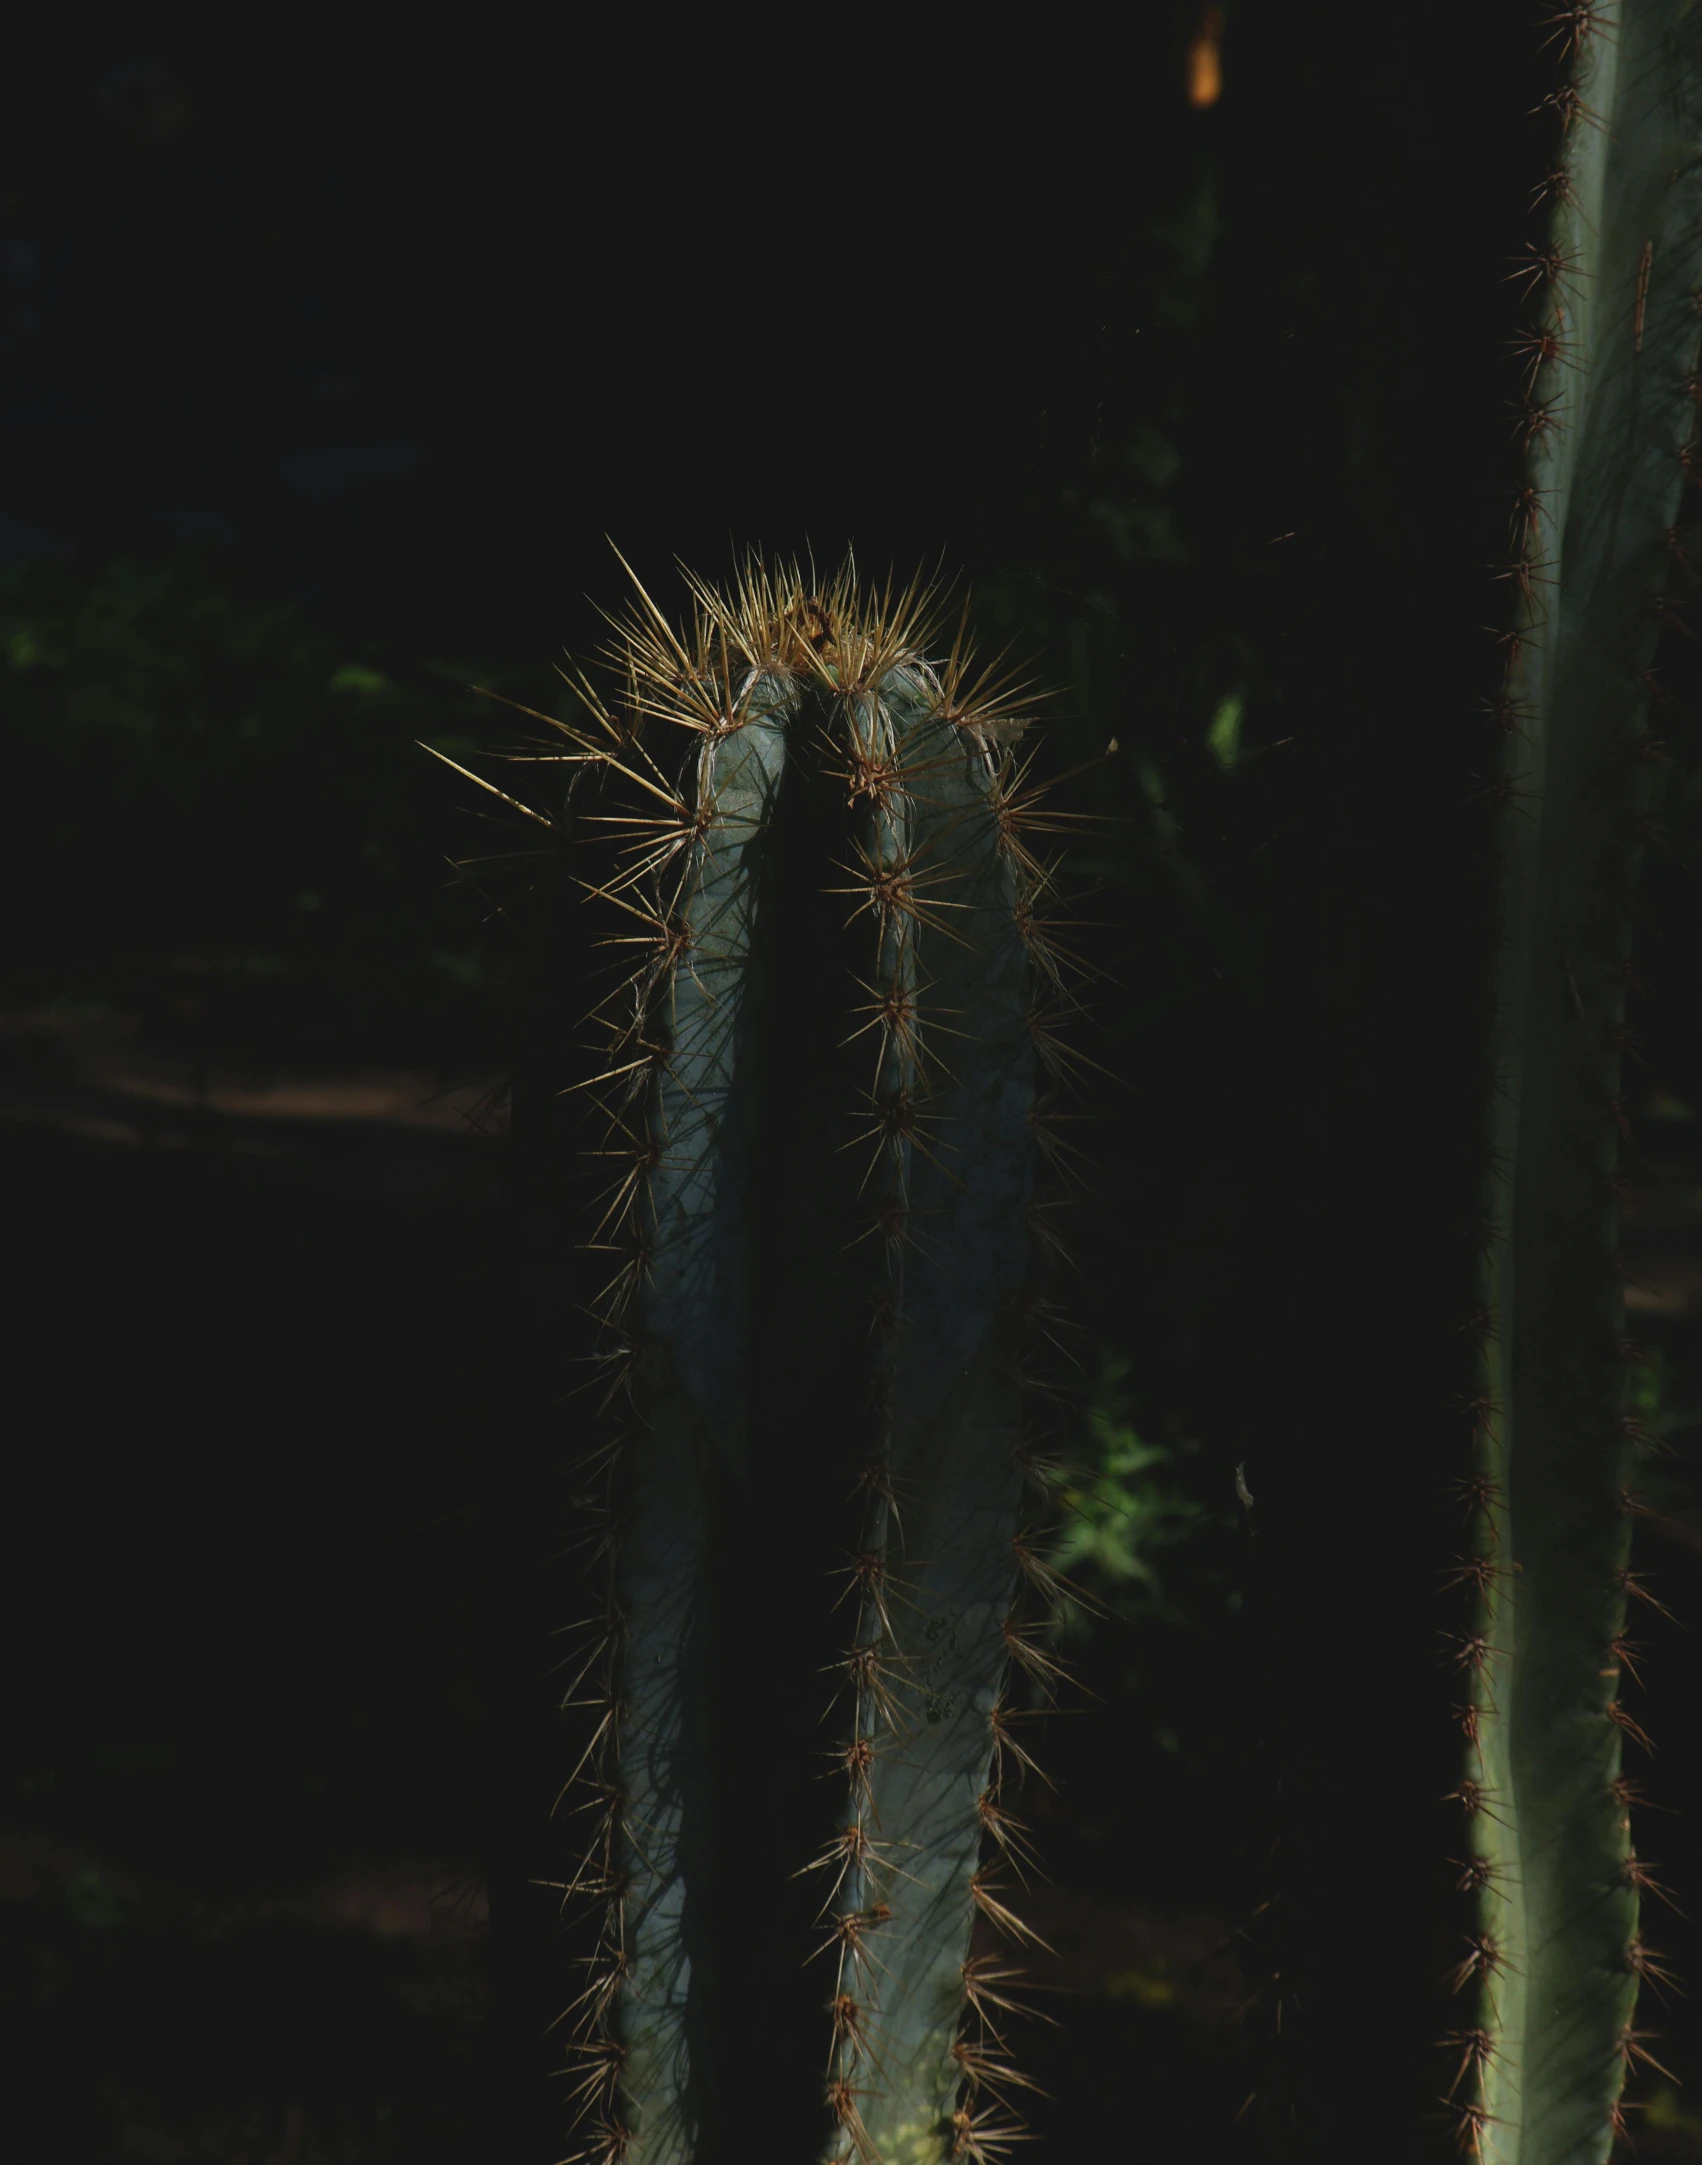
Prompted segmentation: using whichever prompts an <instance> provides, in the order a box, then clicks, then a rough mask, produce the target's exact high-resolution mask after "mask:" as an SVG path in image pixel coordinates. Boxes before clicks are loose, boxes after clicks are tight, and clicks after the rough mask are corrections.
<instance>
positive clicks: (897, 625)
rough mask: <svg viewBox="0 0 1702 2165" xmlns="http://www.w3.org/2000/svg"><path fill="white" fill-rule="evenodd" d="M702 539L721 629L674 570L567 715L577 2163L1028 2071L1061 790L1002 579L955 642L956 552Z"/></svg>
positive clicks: (789, 2142)
mask: <svg viewBox="0 0 1702 2165" xmlns="http://www.w3.org/2000/svg"><path fill="white" fill-rule="evenodd" d="M686 577H687V582H688V585H689V588H690V592H691V597H692V604H693V611H692V618H691V622H690V623H689V625H687V626H685V627H684V628H680V629H676V628H675V627H674V626H673V625H672V624H670V622H669V621H668V620H667V618H666V617H665V616H664V614H663V613H662V611H661V610H660V609H658V607H657V606H656V605H655V604H654V603H653V602H652V601H651V600H650V598H649V596H648V595H647V594H645V592H644V591H643V589H642V587H639V588H638V591H637V595H636V599H635V601H634V603H633V605H632V607H631V610H630V613H629V614H628V615H627V616H626V617H625V618H624V619H621V620H619V621H617V620H615V619H611V622H612V623H614V624H615V631H616V637H615V640H614V643H613V646H612V647H611V649H609V651H608V652H607V655H606V657H605V658H606V660H607V661H608V662H609V664H610V665H611V680H610V682H609V684H608V687H607V690H606V692H605V691H602V690H598V689H596V688H594V687H593V685H592V684H591V683H590V682H589V681H587V680H586V679H585V678H584V677H580V678H579V679H578V690H579V693H580V695H581V697H582V699H583V701H584V703H585V708H586V714H587V716H588V719H587V718H584V717H582V725H581V726H568V725H564V724H560V723H556V724H553V727H554V728H555V730H556V731H557V732H558V734H557V737H556V739H555V742H554V746H553V748H551V747H544V748H542V756H546V757H554V758H557V759H560V760H561V761H562V762H564V763H565V764H566V766H567V767H568V769H569V772H570V777H571V779H570V782H569V787H568V791H567V798H568V814H569V818H570V820H571V823H572V827H573V830H574V836H575V849H574V852H573V854H572V856H571V857H570V858H569V860H568V862H569V864H570V866H571V867H572V872H571V876H572V877H574V878H575V879H576V880H577V882H578V884H579V887H580V889H581V891H582V893H583V895H584V897H585V899H586V901H587V903H588V904H589V905H590V908H591V913H592V919H593V926H594V928H595V927H600V929H601V936H602V939H603V941H604V943H605V945H606V947H607V949H608V950H609V951H611V952H612V954H613V956H614V958H615V964H614V968H613V970H612V972H611V976H612V979H613V982H612V984H611V985H610V987H609V989H608V990H607V992H606V994H605V996H604V997H603V998H602V999H601V1001H600V1002H599V1003H598V1004H597V1006H596V1009H595V1012H594V1015H593V1018H592V1021H593V1027H594V1032H595V1034H596V1036H597V1039H598V1046H597V1051H596V1054H595V1057H594V1058H593V1060H592V1062H591V1072H590V1073H589V1074H581V1075H579V1076H578V1077H577V1078H574V1079H572V1080H571V1081H569V1080H568V1079H565V1078H564V1079H563V1080H562V1081H561V1082H559V1083H558V1085H557V1087H558V1088H559V1089H560V1090H562V1091H564V1092H571V1093H573V1094H574V1095H576V1096H577V1097H578V1098H579V1099H580V1101H581V1102H582V1103H583V1104H585V1105H587V1106H589V1107H593V1108H595V1111H596V1114H597V1115H599V1116H600V1135H599V1139H598V1141H597V1143H596V1145H595V1148H594V1150H593V1152H592V1154H591V1155H592V1161H593V1162H594V1163H595V1164H596V1165H597V1167H598V1168H599V1170H600V1172H601V1174H602V1176H603V1186H602V1193H601V1195H600V1197H599V1200H598V1203H597V1205H596V1207H595V1210H594V1211H593V1212H591V1213H588V1221H589V1222H588V1223H587V1225H585V1226H584V1227H582V1228H581V1230H582V1231H589V1232H590V1236H591V1245H592V1247H593V1249H594V1250H596V1251H598V1252H599V1253H600V1254H601V1256H602V1258H603V1262H604V1264H605V1266H606V1268H605V1271H604V1273H603V1276H602V1283H601V1287H600V1291H599V1292H598V1295H597V1298H596V1302H595V1307H596V1312H597V1316H598V1319H599V1323H600V1327H601V1332H602V1338H601V1343H600V1345H599V1348H598V1352H597V1355H596V1375H595V1386H594V1388H595V1394H596V1398H597V1402H598V1415H599V1418H598V1427H597V1440H596V1442H595V1444H594V1447H593V1449H592V1450H591V1451H590V1452H589V1453H588V1454H587V1455H586V1456H585V1459H584V1462H583V1471H584V1481H585V1483H586V1485H587V1488H588V1491H594V1502H595V1506H596V1509H597V1511H598V1512H599V1513H600V1517H601V1530H600V1532H599V1535H598V1537H597V1546H598V1548H599V1551H600V1553H601V1556H602V1558H603V1560H604V1563H605V1565H606V1570H607V1577H606V1584H605V1586H604V1589H603V1592H602V1594H601V1595H600V1597H599V1606H598V1608H597V1611H596V1613H595V1614H594V1616H593V1617H591V1618H590V1619H589V1620H588V1622H587V1625H586V1627H585V1630H584V1633H583V1635H582V1638H581V1640H580V1651H579V1653H578V1655H577V1657H576V1659H575V1661H574V1664H573V1668H572V1671H571V1672H570V1673H571V1674H572V1677H573V1681H572V1684H571V1686H570V1689H569V1691H568V1693H567V1695H566V1701H565V1702H564V1703H565V1704H568V1705H571V1706H572V1707H573V1708H575V1709H576V1710H579V1711H581V1712H583V1713H585V1714H586V1715H587V1716H588V1719H589V1724H590V1726H589V1729H588V1731H587V1734H586V1738H585V1744H584V1750H583V1752H582V1754H581V1755H580V1758H579V1763H578V1765H577V1766H575V1767H574V1768H573V1770H572V1774H571V1777H570V1780H569V1782H568V1784H567V1788H566V1790H565V1791H564V1799H563V1803H564V1806H565V1805H566V1804H568V1803H571V1804H573V1805H574V1806H575V1808H576V1809H577V1810H579V1811H580V1812H582V1813H583V1814H584V1815H585V1816H587V1817H588V1818H589V1820H590V1822H591V1827H592V1832H591V1835H590V1838H589V1841H588V1843H587V1844H586V1845H585V1847H584V1851H583V1855H582V1858H581V1860H580V1862H579V1864H578V1866H577V1868H576V1870H575V1871H574V1873H573V1877H572V1880H571V1886H570V1891H573V1892H576V1893H577V1894H579V1895H583V1896H586V1897H589V1898H594V1899H595V1900H597V1901H599V1902H600V1903H601V1904H602V1905H603V1921H602V1927H601V1934H600V1939H599V1942H598V1945H597V1947H596V1949H595V1952H594V1953H593V1955H592V1957H591V1959H590V1963H589V1974H588V1977H587V1980H586V1982H585V1983H584V1985H583V1989H582V1990H581V1991H580V1993H579V1995H578V1996H577V1998H576V1999H575V2000H574V2001H573V2005H572V2008H571V2009H570V2011H569V2019H570V2021H571V2023H572V2024H573V2025H574V2028H575V2043H574V2047H573V2053H572V2059H571V2073H572V2081H573V2084H574V2088H575V2092H576V2097H577V2100H578V2103H579V2105H580V2107H581V2108H582V2114H581V2117H582V2122H583V2124H584V2134H585V2143H586V2147H585V2148H584V2150H583V2151H582V2152H581V2153H580V2154H582V2155H585V2156H589V2157H597V2158H602V2159H609V2160H613V2159H616V2158H622V2159H627V2160H632V2161H642V2165H674V2161H681V2165H683V2161H685V2160H687V2159H691V2160H697V2161H701V2160H704V2159H706V2158H723V2157H725V2158H728V2159H732V2158H733V2157H735V2156H738V2157H748V2156H750V2155H752V2154H763V2155H774V2156H781V2155H787V2156H801V2155H804V2154H805V2146H806V2144H808V2145H812V2146H813V2153H814V2154H816V2155H818V2156H822V2157H828V2158H834V2159H850V2158H859V2159H869V2160H873V2159H877V2158H878V2159H886V2160H891V2161H892V2165H926V2161H929V2160H934V2159H944V2158H946V2157H948V2156H956V2157H987V2158H990V2157H994V2156H997V2155H999V2154H1002V2151H1003V2149H1004V2147H1005V2144H1006V2143H1007V2142H1008V2141H1009V2140H1010V2139H1011V2138H1012V2137H1014V2136H1016V2135H1017V2134H1018V2133H1019V2132H1020V2128H1019V2124H1018V2122H1017V2120H1016V2119H1015V2117H1014V2114H1013V2112H1012V2110H1011V2108H1010V2104H1009V2097H1010V2093H1011V2092H1012V2091H1013V2090H1016V2089H1021V2088H1022V2087H1024V2086H1026V2084H1027V2079H1026V2078H1025V2077H1024V2076H1023V2075H1022V2074H1021V2073H1019V2072H1018V2071H1017V2070H1016V2068H1015V2067H1014V2066H1013V2065H1012V2064H1011V2061H1010V2058H1009V2056H1008V2053H1007V2050H1006V2035H1005V2033H1006V2029H1007V2027H1008V2020H1009V2018H1010V2017H1012V2016H1013V2015H1015V2014H1017V2013H1018V2012H1019V2006H1018V2002H1017V2000H1016V1999H1015V1997H1014V1996H1013V1994H1012V1990H1011V1986H1012V1982H1013V1980H1014V1978H1015V1976H1016V1972H1015V1971H1014V1970H1013V1968H1012V1967H1011V1966H1010V1964H1009V1963H1008V1962H1007V1961H1006V1960H1004V1959H1003V1958H1002V1954H1001V1952H1000V1951H999V1950H998V1948H997V1946H996V1941H997V1940H998V1939H999V1938H1004V1939H1006V1940H1014V1941H1018V1942H1020V1941H1022V1940H1024V1939H1032V1937H1033V1935H1032V1934H1031V1933H1030V1932H1029V1931H1028V1930H1027V1928H1026V1927H1025V1926H1024V1925H1023V1924H1022V1922H1021V1920H1020V1918H1019V1916H1018V1915H1017V1914H1016V1912H1015V1911H1014V1910H1013V1908H1012V1907H1011V1906H1010V1904H1009V1902H1008V1900H1007V1894H1008V1886H1007V1881H1006V1876H1005V1875H1006V1873H1007V1871H1008V1870H1010V1869H1012V1868H1014V1867H1019V1866H1020V1863H1021V1859H1022V1856H1023V1853H1024V1851H1023V1829H1022V1826H1021V1823H1020V1822H1019V1821H1018V1820H1016V1819H1015V1818H1013V1817H1012V1815H1011V1812H1010V1809H1009V1805H1008V1802H1007V1801H1006V1800H1007V1793H1008V1790H1009V1787H1010V1784H1011V1781H1012V1779H1013V1778H1020V1773H1021V1770H1022V1769H1023V1768H1024V1767H1025V1766H1027V1765H1030V1764H1031V1763H1032V1762H1031V1760H1030V1757H1029V1753H1028V1750H1027V1748H1026V1746H1025V1744H1024V1742H1023V1741H1022V1724H1023V1721H1024V1719H1025V1718H1026V1717H1027V1716H1028V1715H1030V1714H1031V1713H1032V1712H1033V1711H1034V1709H1033V1708H1032V1707H1030V1706H1028V1705H1026V1704H1019V1703H1018V1702H1019V1700H1025V1699H1027V1698H1029V1697H1031V1696H1032V1695H1033V1694H1032V1688H1033V1687H1038V1690H1039V1692H1040V1693H1041V1694H1042V1695H1045V1694H1048V1693H1049V1692H1050V1691H1051V1689H1052V1687H1053V1685H1054V1683H1055V1681H1056V1679H1057V1678H1058V1677H1059V1676H1060V1675H1061V1674H1062V1671H1061V1669H1060V1667H1059V1664H1058V1663H1057V1662H1056V1660H1055V1658H1054V1657H1053V1655H1052V1654H1051V1653H1050V1652H1048V1651H1047V1650H1046V1638H1047V1631H1048V1625H1049V1620H1050V1616H1051V1612H1052V1609H1053V1606H1054V1604H1055V1603H1056V1601H1057V1600H1058V1599H1059V1598H1060V1596H1061V1594H1062V1592H1063V1589H1062V1587H1061V1586H1060V1583H1059V1581H1058V1578H1057V1575H1056V1574H1055V1572H1054V1571H1053V1570H1052V1569H1051V1568H1050V1566H1049V1565H1048V1563H1047V1562H1046V1560H1045V1556H1044V1549H1043V1537H1042V1535H1041V1532H1040V1528H1041V1526H1042V1523H1043V1522H1047V1521H1049V1518H1050V1509H1049V1503H1050V1496H1051V1490H1052V1486H1053V1483H1054V1480H1055V1478H1056V1469H1055V1467H1053V1466H1052V1465H1051V1463H1050V1462H1048V1461H1045V1460H1043V1459H1042V1458H1041V1456H1040V1454H1039V1452H1038V1450H1037V1448H1036V1446H1035V1442H1034V1438H1033V1431H1032V1427H1031V1424H1030V1419H1029V1416H1030V1413H1031V1411H1032V1399H1033V1394H1034V1393H1036V1391H1043V1390H1044V1388H1045V1384H1044V1370H1045V1361H1044V1358H1043V1356H1044V1355H1045V1352H1046V1348H1047V1346H1048V1344H1049V1343H1050V1342H1051V1341H1052V1339H1053V1337H1054V1334H1055V1324H1054V1323H1053V1321H1052V1319H1051V1316H1050V1304H1049V1302H1048V1299H1047V1281H1048V1277H1049V1275H1050V1273H1051V1272H1052V1271H1053V1270H1054V1269H1055V1268H1056V1266H1057V1264H1058V1261H1059V1259H1060V1257H1061V1254H1062V1250H1061V1246H1060V1242H1059V1239H1058V1234H1057V1230H1056V1224H1055V1209H1056V1205H1057V1203H1058V1202H1059V1200H1060V1199H1061V1197H1062V1194H1063V1191H1064V1188H1065V1186H1066V1182H1067V1173H1066V1165H1067V1160H1068V1158H1069V1157H1070V1156H1071V1155H1073V1153H1072V1152H1071V1151H1070V1150H1069V1149H1068V1148H1067V1146H1066V1145H1065V1143H1064V1142H1063V1140H1062V1137H1061V1136H1060V1135H1059V1133H1058V1128H1057V1120H1058V1117H1059V1104H1060V1097H1061V1094H1062V1093H1063V1092H1065V1091H1066V1090H1067V1086H1068V1082H1069V1076H1070V1069H1071V1066H1072V1060H1073V1058H1074V1057H1075V1056H1072V1055H1070V1054H1068V1053H1067V1052H1066V1050H1065V1048H1064V1047H1063V1046H1062V1045H1061V1044H1060V1042H1059V1038H1058V1034H1057V1033H1058V1029H1059V1027H1060V1025H1061V1024H1062V1023H1063V1022H1064V1020H1065V1018H1066V1017H1068V1016H1069V1015H1070V1014H1071V1013H1073V1012H1076V1011H1078V1010H1079V1005H1080V1003H1079V999H1078V997H1077V993H1076V991H1075V989H1074V987H1075V986H1076V984H1077V982H1078V981H1079V975H1080V973H1079V970H1078V969H1077V967H1076V966H1075V965H1074V964H1073V961H1072V958H1071V957H1070V956H1069V955H1068V954H1067V952H1066V951H1065V950H1064V949H1063V948H1062V947H1061V946H1060V945H1059V942H1058V938H1057V934H1056V930H1055V924H1054V919H1055V915H1056V911H1055V908H1054V897H1055V884H1056V883H1055V878H1054V874H1055V871H1056V866H1055V864H1054V863H1053V862H1051V861H1050V860H1049V859H1048V857H1047V856H1046V854H1045V850H1046V838H1047V837H1048V836H1049V835H1057V834H1061V833H1062V832H1064V831H1065V829H1066V828H1067V826H1068V825H1069V823H1070V819H1071V815H1068V814H1061V813H1058V812H1056V811H1054V810H1052V809H1051V808H1050V806H1049V804H1048V802H1047V794H1046V788H1045V787H1044V786H1042V785H1040V784H1037V783H1036V782H1035V780H1034V779H1033V776H1032V772H1031V760H1032V755H1031V754H1028V753H1025V752H1024V751H1022V750H1021V749H1020V747H1021V743H1022V739H1023V736H1024V732H1025V730H1026V728H1027V726H1028V718H1029V715H1030V713H1031V710H1032V708H1033V706H1034V704H1035V703H1036V699H1035V697H1034V695H1031V694H1028V693H1026V692H1025V691H1024V690H1023V688H1022V687H1018V686H1011V685H1009V684H1007V683H1000V682H996V681H993V680H991V679H990V678H989V677H988V676H986V675H985V674H982V675H978V676H972V657H971V652H970V647H969V642H968V636H967V628H966V627H967V611H965V615H964V617H963V619H961V620H960V621H959V622H958V625H957V628H956V633H955V636H954V637H952V638H950V640H949V643H946V642H944V641H942V640H940V639H939V637H938V634H937V628H936V627H937V622H938V619H937V618H936V617H935V615H934V614H933V613H932V604H933V599H934V597H933V595H932V593H931V592H929V593H924V592H922V591H920V589H919V587H918V586H917V585H912V586H911V587H910V588H909V589H908V590H906V591H905V592H904V593H902V594H897V595H895V594H894V592H893V590H892V587H891V584H890V582H889V584H888V586H887V588H886V590H885V591H884V592H882V593H879V594H872V593H869V592H867V591H865V590H864V589H862V588H861V587H860V586H859V584H858V582H857V579H856V575H855V572H854V569H853V568H852V567H851V566H850V565H849V564H848V565H847V567H846V569H845V570H843V571H842V572H841V573H840V574H838V575H837V576H836V577H835V578H833V579H832V580H831V581H827V582H821V583H818V582H816V581H814V580H813V579H811V580H805V579H804V578H802V577H801V576H800V575H799V573H798V572H797V570H796V569H795V568H794V569H790V570H785V569H771V568H769V567H767V566H765V565H763V564H761V563H760V562H755V561H752V562H747V564H746V566H745V567H744V570H743V572H742V574H741V575H740V577H739V579H738V580H737V582H736V583H735V585H734V586H733V588H732V590H731V591H729V592H725V593H723V592H718V591H716V590H714V589H712V588H711V587H710V586H708V585H707V584H706V583H704V582H703V581H702V580H700V579H698V578H696V577H694V576H693V575H691V574H689V573H688V574H687V575H686ZM634 583H635V586H636V584H637V582H636V581H635V582H634ZM942 645H944V647H945V651H943V652H941V651H940V648H941V646H942ZM540 718H545V717H540ZM545 719H547V718H545ZM522 756H533V757H537V756H539V753H538V752H537V751H534V752H533V753H532V754H530V755H522ZM485 786H486V787H489V786H490V785H488V784H487V785H485ZM509 801H510V802H511V803H514V802H516V800H513V799H510V800H509ZM521 809H523V810H525V809H527V808H525V807H522V808H521ZM529 816H530V817H532V818H534V819H543V818H544V817H545V815H543V814H540V813H535V812H533V813H530V814H529ZM824 1672H827V1673H829V1674H831V1677H832V1679H833V1681H832V1683H831V1684H829V1682H828V1681H826V1678H825V1676H824ZM830 1698H831V1701H832V1704H831V1707H830V1708H824V1702H825V1701H827V1700H829V1699H830ZM824 1747H825V1748H824ZM812 1760H813V1761H814V1764H813V1765H812V1764H811V1762H812ZM824 1772H825V1776H826V1779H825V1781H824V1780H823V1779H822V1778H821V1777H822V1775H823V1773H824ZM989 1935H991V1936H992V1937H991V1941H989ZM984 1943H986V1944H985V1945H984ZM753 2112H756V2113H759V2114H760V2119H761V2132H760V2136H758V2137H756V2138H755V2139H753V2121H752V2117H751V2116H752V2114H753Z"/></svg>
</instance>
